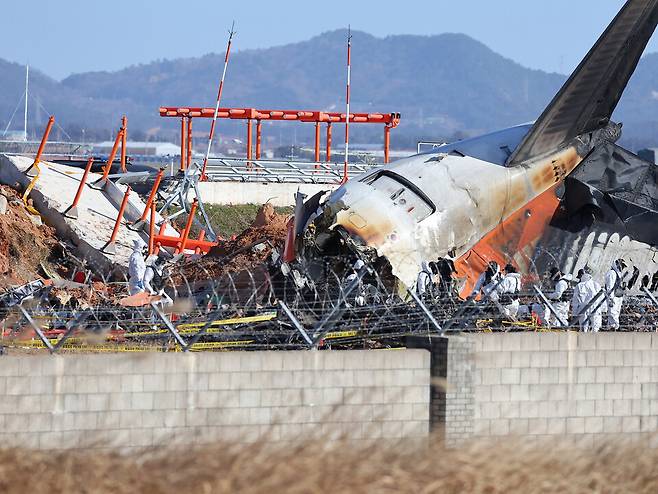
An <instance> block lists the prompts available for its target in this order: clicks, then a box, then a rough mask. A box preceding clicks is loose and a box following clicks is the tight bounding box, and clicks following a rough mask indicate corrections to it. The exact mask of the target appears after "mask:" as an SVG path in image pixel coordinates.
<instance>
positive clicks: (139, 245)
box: [128, 238, 148, 295]
mask: <svg viewBox="0 0 658 494" xmlns="http://www.w3.org/2000/svg"><path fill="white" fill-rule="evenodd" d="M146 248H147V246H146V244H145V243H144V241H143V240H142V239H141V238H138V239H135V240H134V241H133V253H132V254H131V255H130V259H129V260H128V276H129V278H128V293H129V294H130V295H136V294H138V293H140V292H143V291H144V274H145V273H146V262H145V261H144V258H145V254H148V252H144V251H145V249H146Z"/></svg>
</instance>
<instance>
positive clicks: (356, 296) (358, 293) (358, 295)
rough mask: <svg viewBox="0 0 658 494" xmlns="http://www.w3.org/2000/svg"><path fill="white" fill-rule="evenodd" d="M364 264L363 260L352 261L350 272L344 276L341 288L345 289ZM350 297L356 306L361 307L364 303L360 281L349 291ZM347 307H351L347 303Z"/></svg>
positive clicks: (355, 277) (356, 276)
mask: <svg viewBox="0 0 658 494" xmlns="http://www.w3.org/2000/svg"><path fill="white" fill-rule="evenodd" d="M365 265H366V263H365V262H363V261H362V260H361V259H357V261H356V262H355V263H354V265H353V266H352V273H351V274H350V275H349V276H347V278H345V282H344V284H343V289H344V290H345V289H347V287H349V286H350V285H351V284H352V282H354V280H356V279H357V278H358V276H359V272H360V271H361V270H362V269H363V268H364V266H365ZM350 297H351V298H353V300H354V303H355V304H356V305H357V306H358V307H363V306H364V305H365V304H366V300H365V296H364V294H363V283H360V284H359V286H357V287H356V288H355V289H354V290H353V291H352V293H351V295H350ZM347 306H348V307H351V305H350V304H349V303H347Z"/></svg>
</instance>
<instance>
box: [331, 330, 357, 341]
mask: <svg viewBox="0 0 658 494" xmlns="http://www.w3.org/2000/svg"><path fill="white" fill-rule="evenodd" d="M358 335H359V331H334V332H333V333H327V334H326V336H325V337H324V339H325V340H337V339H339V338H353V337H355V336H358Z"/></svg>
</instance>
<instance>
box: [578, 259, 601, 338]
mask: <svg viewBox="0 0 658 494" xmlns="http://www.w3.org/2000/svg"><path fill="white" fill-rule="evenodd" d="M600 292H601V285H599V284H598V283H597V282H596V281H594V279H593V278H592V270H591V269H590V268H589V267H587V268H585V270H584V273H583V275H582V277H581V278H580V282H579V283H578V284H577V285H576V287H575V288H574V290H573V297H572V299H571V307H572V309H573V315H574V317H576V316H577V317H578V324H579V326H580V330H581V331H583V332H585V333H587V332H588V331H590V330H591V331H594V332H595V333H596V332H598V331H599V330H600V329H601V323H602V317H601V312H602V306H603V304H602V302H603V300H602V297H601V295H600ZM595 298H596V300H594V299H595ZM593 300H594V302H593V303H592V304H591V305H590V306H589V307H588V308H587V306H588V304H590V302H592V301H593ZM586 308H587V309H586Z"/></svg>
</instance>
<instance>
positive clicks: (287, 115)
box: [160, 107, 400, 170]
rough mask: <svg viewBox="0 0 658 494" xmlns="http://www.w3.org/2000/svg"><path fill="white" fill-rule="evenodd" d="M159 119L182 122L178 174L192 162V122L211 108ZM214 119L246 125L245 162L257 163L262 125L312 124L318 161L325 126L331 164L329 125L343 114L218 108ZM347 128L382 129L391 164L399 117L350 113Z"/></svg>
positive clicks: (173, 110)
mask: <svg viewBox="0 0 658 494" xmlns="http://www.w3.org/2000/svg"><path fill="white" fill-rule="evenodd" d="M160 116H161V117H172V118H180V119H181V165H180V168H181V170H185V168H187V167H188V166H189V165H190V163H191V162H192V152H191V150H192V145H191V144H192V143H191V139H192V132H191V127H192V120H193V119H194V118H213V117H214V116H215V109H214V108H191V107H190V108H184V107H161V108H160ZM217 118H222V119H230V120H246V121H247V159H260V157H261V138H262V122H263V121H287V122H295V121H297V122H304V123H314V124H315V158H316V161H318V162H319V161H320V125H321V124H322V123H326V124H327V138H326V154H325V160H326V161H327V162H329V161H330V160H331V140H332V134H331V125H332V124H334V123H345V122H346V120H347V119H346V114H345V113H331V112H322V111H307V110H257V109H255V108H220V109H219V111H218V112H217ZM254 120H255V121H256V153H255V156H254V155H253V147H254V143H253V121H254ZM349 122H350V124H359V123H369V124H381V125H384V162H385V163H388V162H389V161H390V155H389V154H390V143H391V135H390V132H391V129H393V128H395V127H397V126H398V125H399V124H400V114H399V113H350V114H349Z"/></svg>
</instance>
